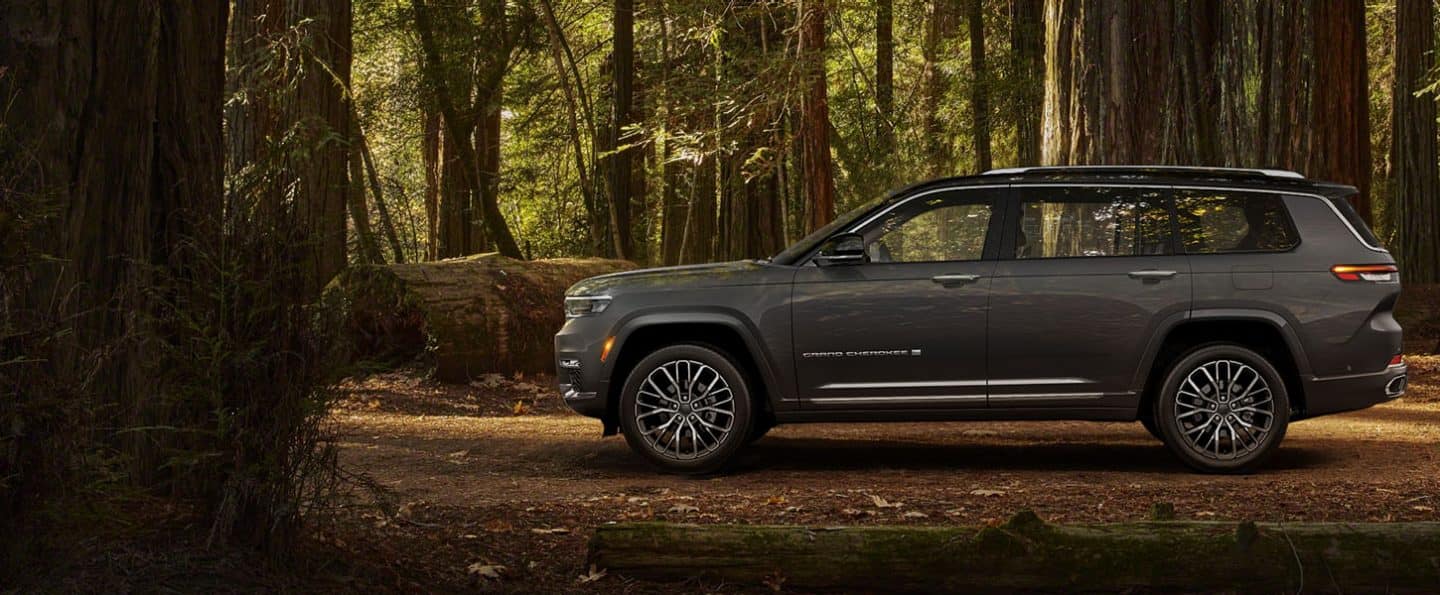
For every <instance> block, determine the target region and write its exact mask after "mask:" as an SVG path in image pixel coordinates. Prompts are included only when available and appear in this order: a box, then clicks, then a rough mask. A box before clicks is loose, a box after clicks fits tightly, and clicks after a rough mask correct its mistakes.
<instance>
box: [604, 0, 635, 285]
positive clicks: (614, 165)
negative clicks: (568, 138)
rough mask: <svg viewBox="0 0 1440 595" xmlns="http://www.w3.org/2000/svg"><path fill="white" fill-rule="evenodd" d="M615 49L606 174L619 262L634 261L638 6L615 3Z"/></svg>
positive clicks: (629, 1) (631, 1)
mask: <svg viewBox="0 0 1440 595" xmlns="http://www.w3.org/2000/svg"><path fill="white" fill-rule="evenodd" d="M614 1H615V4H614V9H615V10H614V20H613V26H614V48H613V50H612V53H611V64H610V68H611V93H612V94H613V97H612V99H613V101H614V103H615V108H614V112H613V118H612V119H611V126H610V130H609V135H610V139H609V140H610V142H609V146H608V149H609V150H610V151H612V153H611V156H610V159H609V161H610V164H609V167H607V168H606V169H607V170H608V171H607V172H606V173H608V174H609V175H610V235H611V241H612V242H613V244H614V250H615V255H616V257H617V258H621V259H625V258H629V257H630V242H631V239H632V236H631V229H630V183H631V180H630V176H631V170H630V162H631V159H632V156H633V155H634V151H633V150H631V149H630V148H628V147H625V145H626V144H628V143H629V142H630V141H631V138H630V137H629V130H627V128H629V127H630V126H632V125H634V123H635V121H634V119H633V118H634V117H633V114H632V113H631V108H632V104H633V100H634V96H633V92H634V82H635V2H634V0H614Z"/></svg>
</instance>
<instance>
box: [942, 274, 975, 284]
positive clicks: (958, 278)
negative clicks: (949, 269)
mask: <svg viewBox="0 0 1440 595" xmlns="http://www.w3.org/2000/svg"><path fill="white" fill-rule="evenodd" d="M930 280H931V281H934V282H936V283H939V284H941V285H965V284H966V283H974V282H976V281H979V280H980V275H935V276H934V277H931V278H930Z"/></svg>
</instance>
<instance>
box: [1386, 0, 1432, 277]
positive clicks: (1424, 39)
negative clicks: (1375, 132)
mask: <svg viewBox="0 0 1440 595" xmlns="http://www.w3.org/2000/svg"><path fill="white" fill-rule="evenodd" d="M1432 1H1433V0H1398V1H1397V2H1396V5H1395V89H1394V94H1393V96H1392V98H1391V101H1392V102H1393V110H1392V111H1391V123H1392V128H1391V144H1390V175H1391V177H1392V179H1393V181H1392V183H1391V190H1392V191H1393V195H1392V200H1393V202H1391V204H1390V215H1391V221H1392V224H1391V228H1392V229H1394V231H1395V237H1394V242H1393V244H1394V245H1393V247H1392V251H1393V252H1394V253H1395V257H1396V259H1398V260H1399V261H1400V275H1401V277H1402V279H1403V280H1404V281H1405V282H1406V283H1435V282H1436V281H1440V235H1437V234H1440V171H1437V160H1440V155H1437V154H1436V138H1435V134H1436V129H1435V97H1434V96H1433V95H1432V94H1430V93H1421V92H1420V90H1421V89H1422V88H1423V87H1424V86H1425V82H1426V77H1427V76H1428V74H1429V73H1430V72H1431V71H1432V70H1433V69H1434V68H1435V28H1434V20H1433V19H1434V16H1435V15H1434V5H1433V4H1432Z"/></svg>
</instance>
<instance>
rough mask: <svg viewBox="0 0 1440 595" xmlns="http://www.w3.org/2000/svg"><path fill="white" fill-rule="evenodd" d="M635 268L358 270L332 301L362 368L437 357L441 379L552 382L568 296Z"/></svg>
mask: <svg viewBox="0 0 1440 595" xmlns="http://www.w3.org/2000/svg"><path fill="white" fill-rule="evenodd" d="M633 268H635V265H633V264H631V263H628V262H624V261H617V260H598V259H583V260H577V259H559V260H537V261H529V262H526V261H518V260H514V259H510V258H505V257H503V256H499V255H496V254H482V255H478V256H470V257H466V258H456V259H450V260H445V261H441V262H429V263H413V264H397V265H383V266H357V267H351V268H350V269H347V270H346V271H345V273H344V274H342V275H341V276H340V278H339V280H338V281H337V282H336V283H335V284H334V285H332V286H331V287H330V289H329V291H328V292H327V294H326V300H327V303H330V304H336V305H337V307H341V308H343V310H342V311H341V313H340V318H341V320H342V321H343V322H342V323H343V325H344V328H343V329H342V333H343V336H344V337H345V339H346V341H347V343H348V344H347V347H348V348H349V349H351V350H352V355H353V356H354V357H357V358H363V359H388V360H405V359H411V358H415V357H417V356H420V355H422V354H424V355H425V356H426V357H433V358H434V363H435V376H436V377H437V378H439V379H441V380H445V381H449V382H464V381H467V380H469V379H471V378H474V377H476V376H479V375H481V374H487V373H513V372H529V373H536V372H553V371H554V369H555V360H554V338H555V333H557V332H559V330H560V325H562V324H564V322H565V312H564V309H563V308H561V307H560V306H561V304H562V302H563V301H564V297H565V290H566V289H567V288H568V287H570V286H571V285H573V284H574V283H575V282H577V281H579V280H581V279H584V278H586V277H592V276H595V275H600V274H604V273H613V272H616V271H623V270H629V269H633Z"/></svg>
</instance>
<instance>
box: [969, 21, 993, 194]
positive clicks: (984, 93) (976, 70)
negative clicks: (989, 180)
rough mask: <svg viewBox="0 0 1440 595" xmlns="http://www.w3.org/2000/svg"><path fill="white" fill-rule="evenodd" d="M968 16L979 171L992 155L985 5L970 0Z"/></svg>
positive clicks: (987, 166)
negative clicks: (986, 60)
mask: <svg viewBox="0 0 1440 595" xmlns="http://www.w3.org/2000/svg"><path fill="white" fill-rule="evenodd" d="M965 8H966V11H965V19H966V20H967V21H969V23H968V24H969V27H970V129H971V135H972V137H973V142H974V145H975V171H976V173H979V172H983V171H988V170H990V169H991V167H992V163H993V161H992V160H991V157H990V75H989V71H988V70H987V69H986V68H985V7H984V3H983V2H982V0H968V1H967V2H966V5H965Z"/></svg>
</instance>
